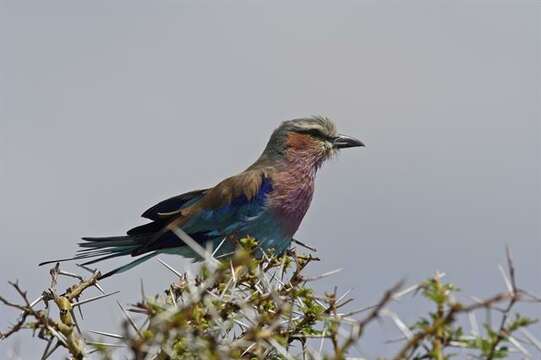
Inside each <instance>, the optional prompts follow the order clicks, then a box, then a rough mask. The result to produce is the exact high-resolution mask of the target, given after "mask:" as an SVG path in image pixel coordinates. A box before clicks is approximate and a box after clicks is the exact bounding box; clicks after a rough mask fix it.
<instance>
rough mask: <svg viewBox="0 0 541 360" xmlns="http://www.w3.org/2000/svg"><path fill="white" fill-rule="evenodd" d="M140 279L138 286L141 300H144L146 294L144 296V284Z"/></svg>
mask: <svg viewBox="0 0 541 360" xmlns="http://www.w3.org/2000/svg"><path fill="white" fill-rule="evenodd" d="M139 281H140V287H141V301H142V302H144V301H145V299H146V296H145V286H144V284H143V279H139Z"/></svg>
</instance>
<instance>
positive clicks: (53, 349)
mask: <svg viewBox="0 0 541 360" xmlns="http://www.w3.org/2000/svg"><path fill="white" fill-rule="evenodd" d="M59 347H60V341H57V342H56V344H55V346H54V347H53V348H52V349H51V351H49V353H47V354H43V357H42V358H41V360H47V359H48V358H49V357H51V355H52V354H53V353H54V352H55V351H56V350H57V349H58V348H59Z"/></svg>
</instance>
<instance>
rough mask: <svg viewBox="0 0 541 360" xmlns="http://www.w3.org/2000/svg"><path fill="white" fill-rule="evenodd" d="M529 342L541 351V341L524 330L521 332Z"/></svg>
mask: <svg viewBox="0 0 541 360" xmlns="http://www.w3.org/2000/svg"><path fill="white" fill-rule="evenodd" d="M519 331H520V332H521V333H522V334H523V335H524V336H525V337H526V339H528V341H529V342H530V343H531V344H532V345H533V346H534V347H535V348H536V349H537V350H539V351H541V341H539V340H538V339H537V338H536V337H535V336H533V335H532V334H531V333H530V332H529V331H528V330H526V329H524V328H522V329H520V330H519Z"/></svg>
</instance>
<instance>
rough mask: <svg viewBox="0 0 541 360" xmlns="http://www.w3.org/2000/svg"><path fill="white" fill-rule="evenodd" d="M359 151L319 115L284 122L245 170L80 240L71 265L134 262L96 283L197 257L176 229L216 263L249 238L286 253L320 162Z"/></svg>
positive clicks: (355, 144) (307, 201) (303, 210)
mask: <svg viewBox="0 0 541 360" xmlns="http://www.w3.org/2000/svg"><path fill="white" fill-rule="evenodd" d="M357 146H364V144H363V143H362V142H361V141H359V140H357V139H355V138H352V137H349V136H345V135H339V134H337V132H336V127H335V125H334V123H333V122H332V121H331V120H330V119H328V118H325V117H319V116H318V117H312V118H303V119H295V120H289V121H285V122H283V123H282V124H281V125H280V126H279V127H278V128H277V129H276V130H275V131H274V132H273V134H272V136H271V138H270V140H269V142H268V144H267V146H266V147H265V150H264V151H263V153H262V154H261V156H260V157H259V159H257V161H256V162H255V163H253V164H252V165H251V166H250V167H249V168H248V169H246V170H245V171H243V172H241V173H240V174H238V175H234V176H232V177H230V178H227V179H225V180H223V181H222V182H220V183H219V184H218V185H216V186H214V187H212V188H208V189H202V190H195V191H191V192H188V193H185V194H181V195H178V196H174V197H172V198H169V199H167V200H164V201H162V202H160V203H158V204H156V205H155V206H153V207H151V208H150V209H148V210H147V211H145V212H144V213H143V215H142V217H144V218H147V219H149V220H151V222H149V223H147V224H144V225H141V226H137V227H135V228H133V229H131V230H129V231H128V232H127V234H126V235H123V236H113V237H85V238H83V240H84V242H83V243H80V244H79V245H80V247H82V249H81V250H79V252H78V254H77V255H76V256H75V257H73V258H69V259H61V260H55V261H47V262H44V263H41V264H40V265H44V264H49V263H54V262H56V261H67V260H81V259H90V260H88V261H86V262H85V263H83V265H90V264H93V263H96V262H99V261H102V260H106V259H111V258H115V257H119V256H124V255H129V256H132V257H136V259H135V260H133V261H132V262H130V263H128V264H126V265H124V266H121V267H119V268H116V269H114V270H112V271H110V272H108V273H106V274H104V275H103V276H102V278H105V277H108V276H111V275H113V274H116V273H121V272H124V271H126V270H128V269H131V268H132V267H134V266H136V265H138V264H140V263H142V262H144V261H146V260H148V259H150V258H151V257H153V256H155V255H157V254H160V253H168V254H179V255H182V256H184V257H188V258H193V259H198V258H200V257H199V255H198V254H197V253H195V252H194V250H193V249H192V247H190V246H187V245H186V243H185V242H183V240H181V239H180V238H179V237H178V236H177V235H176V234H175V233H174V231H175V229H182V231H183V232H184V233H185V234H188V235H189V236H190V237H191V238H192V239H193V240H194V241H195V242H197V243H199V244H200V245H201V246H202V247H207V246H208V245H209V242H211V244H210V245H212V248H213V249H217V251H215V257H216V258H220V257H225V256H227V255H230V254H231V253H232V251H234V249H235V245H236V241H237V240H238V239H240V238H242V237H245V236H251V237H254V238H255V239H256V240H257V241H258V246H259V248H260V249H262V250H268V249H274V251H275V253H282V252H284V251H285V250H286V249H287V248H288V247H289V245H290V243H291V241H292V238H293V235H294V234H295V232H296V231H297V229H298V228H299V225H300V223H301V221H302V219H303V217H304V215H305V214H306V211H307V210H308V207H309V206H310V202H311V200H312V195H313V193H314V180H315V176H316V172H317V170H318V169H319V168H320V166H321V165H322V163H323V162H324V161H325V160H326V159H328V158H330V157H332V156H333V155H334V154H335V153H336V152H337V151H338V150H339V149H343V148H351V147H357Z"/></svg>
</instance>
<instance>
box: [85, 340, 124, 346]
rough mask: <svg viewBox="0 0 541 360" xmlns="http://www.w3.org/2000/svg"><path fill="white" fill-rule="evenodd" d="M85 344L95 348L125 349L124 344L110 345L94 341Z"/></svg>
mask: <svg viewBox="0 0 541 360" xmlns="http://www.w3.org/2000/svg"><path fill="white" fill-rule="evenodd" d="M86 343H87V345H90V346H96V347H100V346H105V347H114V348H123V347H126V345H124V344H110V343H102V342H94V341H87V342H86Z"/></svg>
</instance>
